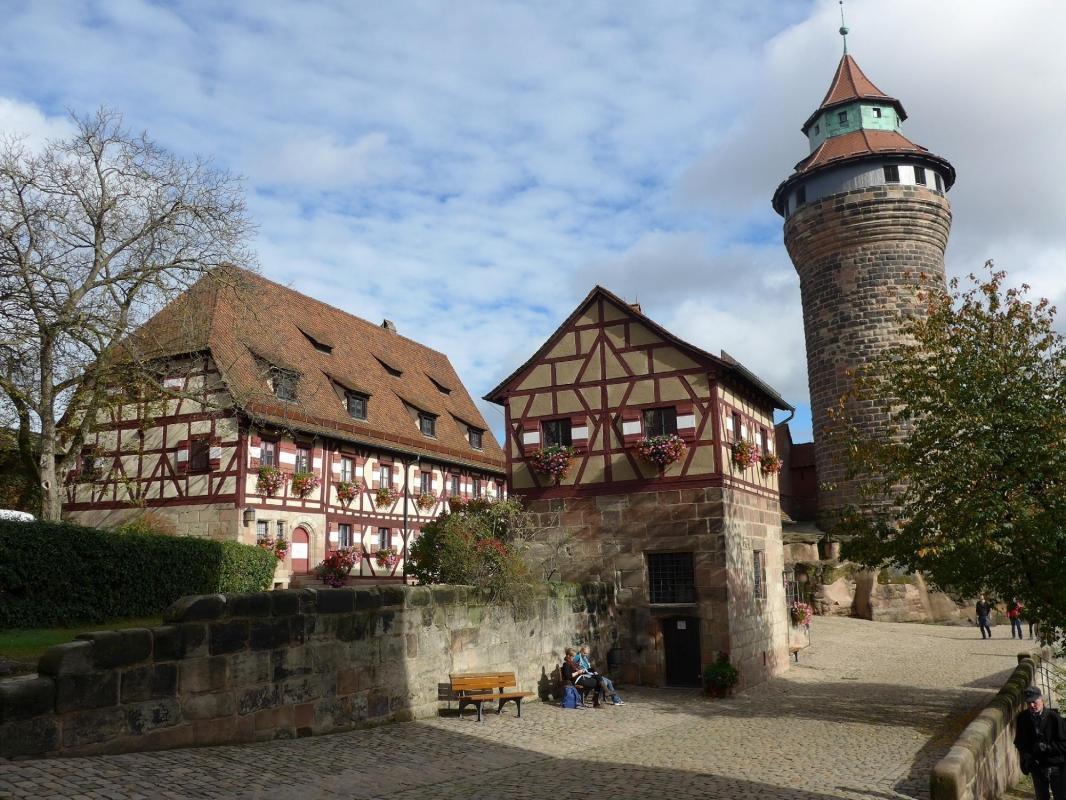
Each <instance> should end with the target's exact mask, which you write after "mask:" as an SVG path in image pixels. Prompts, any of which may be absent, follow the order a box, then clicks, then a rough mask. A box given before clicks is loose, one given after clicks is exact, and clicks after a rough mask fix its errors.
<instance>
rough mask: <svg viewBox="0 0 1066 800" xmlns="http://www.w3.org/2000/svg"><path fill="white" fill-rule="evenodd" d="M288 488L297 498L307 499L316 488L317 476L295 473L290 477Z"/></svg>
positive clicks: (307, 473)
mask: <svg viewBox="0 0 1066 800" xmlns="http://www.w3.org/2000/svg"><path fill="white" fill-rule="evenodd" d="M289 487H290V488H291V489H292V493H293V494H294V495H296V496H297V497H307V495H309V494H311V492H313V491H314V490H315V489H317V488H318V476H317V475H315V473H313V472H297V473H296V474H295V475H293V476H292V482H291V483H290V484H289Z"/></svg>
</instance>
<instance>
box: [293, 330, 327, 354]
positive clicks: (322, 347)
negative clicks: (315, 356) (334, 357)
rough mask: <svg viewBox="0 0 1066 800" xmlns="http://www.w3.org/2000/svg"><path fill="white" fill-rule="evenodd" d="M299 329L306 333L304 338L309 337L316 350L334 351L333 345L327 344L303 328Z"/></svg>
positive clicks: (323, 351)
mask: <svg viewBox="0 0 1066 800" xmlns="http://www.w3.org/2000/svg"><path fill="white" fill-rule="evenodd" d="M299 331H300V333H302V334H303V335H304V338H305V339H307V341H308V342H310V343H311V346H312V347H313V348H315V350H317V351H318V352H320V353H332V352H333V345H331V344H327V343H326V342H322V341H319V340H318V339H316V338H315V337H314V336H312V335H311V334H309V333H308V332H307V331H305V330H304V329H303V328H299Z"/></svg>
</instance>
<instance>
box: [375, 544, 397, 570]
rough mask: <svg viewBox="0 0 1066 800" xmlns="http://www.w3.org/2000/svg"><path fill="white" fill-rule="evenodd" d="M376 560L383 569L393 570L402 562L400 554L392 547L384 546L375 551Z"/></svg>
mask: <svg viewBox="0 0 1066 800" xmlns="http://www.w3.org/2000/svg"><path fill="white" fill-rule="evenodd" d="M374 561H376V562H377V565H378V566H379V567H381V568H382V569H387V570H388V571H389V572H392V571H393V570H394V569H396V565H397V564H399V563H400V554H399V553H397V552H396V551H395V550H393V549H392V548H391V547H383V548H381V549H380V550H378V551H377V552H376V553H374Z"/></svg>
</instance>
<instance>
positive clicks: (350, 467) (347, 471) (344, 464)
mask: <svg viewBox="0 0 1066 800" xmlns="http://www.w3.org/2000/svg"><path fill="white" fill-rule="evenodd" d="M354 474H355V466H354V464H353V462H352V459H350V458H342V459H341V480H342V481H346V482H349V483H350V482H351V480H352V476H353V475H354Z"/></svg>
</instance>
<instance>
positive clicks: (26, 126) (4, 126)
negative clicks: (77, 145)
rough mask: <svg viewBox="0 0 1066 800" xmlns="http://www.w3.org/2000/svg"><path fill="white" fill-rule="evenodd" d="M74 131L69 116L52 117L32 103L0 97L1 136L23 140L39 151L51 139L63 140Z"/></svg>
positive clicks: (28, 145)
mask: <svg viewBox="0 0 1066 800" xmlns="http://www.w3.org/2000/svg"><path fill="white" fill-rule="evenodd" d="M73 130H74V126H73V123H72V122H71V121H70V118H69V117H67V116H62V117H50V116H47V115H46V114H44V113H43V112H42V111H41V109H39V108H38V107H37V106H35V105H33V104H32V103H26V102H22V101H20V100H15V99H13V98H10V97H2V96H0V136H12V137H15V138H18V139H21V140H22V141H23V143H24V144H25V145H26V146H27V147H29V148H31V149H37V148H39V147H41V146H43V145H44V144H46V143H47V142H48V141H49V140H51V139H62V138H63V137H65V136H68V135H70V133H71V132H72V131H73Z"/></svg>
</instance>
